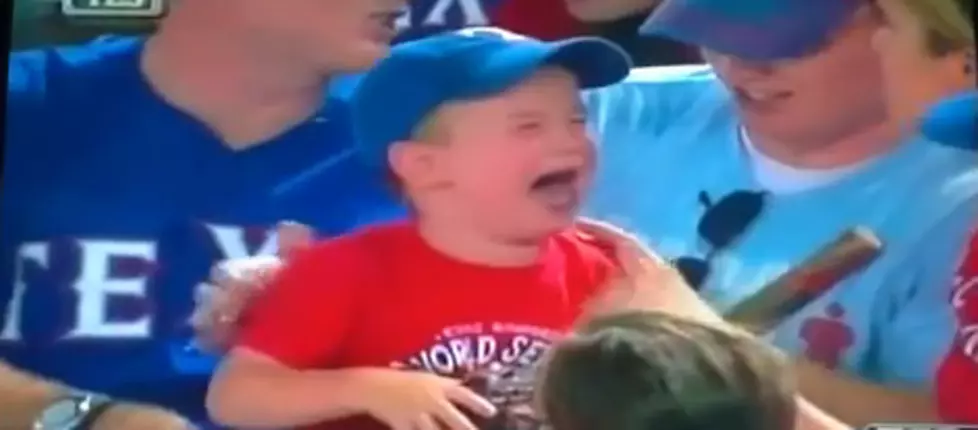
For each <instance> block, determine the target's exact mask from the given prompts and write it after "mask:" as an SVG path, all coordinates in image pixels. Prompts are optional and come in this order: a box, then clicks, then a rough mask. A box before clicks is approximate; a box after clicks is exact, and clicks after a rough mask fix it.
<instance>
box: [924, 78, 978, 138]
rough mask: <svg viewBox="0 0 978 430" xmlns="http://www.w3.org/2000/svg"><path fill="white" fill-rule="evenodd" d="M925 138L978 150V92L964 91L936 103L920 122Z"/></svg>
mask: <svg viewBox="0 0 978 430" xmlns="http://www.w3.org/2000/svg"><path fill="white" fill-rule="evenodd" d="M920 130H921V133H922V134H923V135H924V136H926V137H927V138H928V139H931V140H934V141H936V142H940V143H943V144H946V145H950V146H955V147H959V148H963V149H978V91H974V90H973V91H967V92H964V93H961V94H958V95H956V96H953V97H949V98H947V99H945V100H942V101H940V102H938V103H937V104H936V105H934V106H933V107H931V108H930V110H928V111H927V113H926V114H924V116H923V118H921V122H920Z"/></svg>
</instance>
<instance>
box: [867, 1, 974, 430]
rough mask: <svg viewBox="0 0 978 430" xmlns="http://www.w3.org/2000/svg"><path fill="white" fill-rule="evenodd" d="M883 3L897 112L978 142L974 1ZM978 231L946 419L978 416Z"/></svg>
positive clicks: (880, 42)
mask: <svg viewBox="0 0 978 430" xmlns="http://www.w3.org/2000/svg"><path fill="white" fill-rule="evenodd" d="M877 5H878V6H879V9H880V12H881V13H882V15H883V17H884V18H886V20H887V24H888V25H887V26H886V27H884V28H882V29H880V30H879V32H878V33H877V34H876V37H875V39H874V43H875V45H876V48H877V50H878V51H879V52H880V54H881V56H882V58H883V61H884V80H885V83H886V85H887V90H888V97H889V105H888V108H889V109H890V111H891V114H892V115H895V116H897V117H898V118H900V119H901V120H903V121H905V122H906V124H907V125H908V127H911V126H913V127H919V128H920V129H921V130H922V131H923V133H924V134H925V135H927V136H928V137H931V138H932V139H933V140H935V141H938V142H940V143H943V144H949V145H955V146H961V147H968V148H975V147H976V141H978V138H976V136H975V133H976V132H978V131H976V129H978V89H976V82H975V15H974V14H975V0H926V1H922V0H878V1H877ZM976 225H978V220H976ZM975 234H976V235H975V236H974V238H973V239H972V240H971V244H970V249H969V251H968V253H967V256H966V257H965V260H964V263H963V265H962V267H961V271H960V272H959V276H958V279H956V280H955V285H954V288H955V291H954V294H953V295H952V305H953V306H954V307H955V309H956V311H957V315H958V333H957V335H956V336H955V342H954V347H953V349H952V350H951V351H950V353H949V354H948V356H947V358H946V359H945V360H944V363H943V364H942V365H941V367H940V370H939V371H938V376H937V380H936V384H937V387H936V400H937V407H938V412H939V414H940V416H941V418H942V419H944V420H945V421H947V422H955V423H967V424H976V423H978V400H976V399H978V233H975ZM935 287H937V286H935Z"/></svg>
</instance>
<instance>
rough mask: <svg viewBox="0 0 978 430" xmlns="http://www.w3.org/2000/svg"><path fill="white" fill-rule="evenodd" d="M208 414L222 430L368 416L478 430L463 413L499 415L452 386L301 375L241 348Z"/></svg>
mask: <svg viewBox="0 0 978 430" xmlns="http://www.w3.org/2000/svg"><path fill="white" fill-rule="evenodd" d="M207 409H208V411H209V412H210V414H211V418H212V419H214V420H215V421H217V422H218V423H220V424H222V425H225V426H229V427H237V428H252V429H265V428H281V427H295V426H305V425H310V424H317V423H321V422H324V421H332V420H336V419H341V418H346V417H351V416H354V415H361V414H366V415H369V416H372V417H373V418H374V419H376V420H377V421H380V422H382V423H384V424H386V425H387V426H388V427H390V428H392V429H413V428H444V429H447V430H477V429H476V427H475V425H474V424H473V423H472V421H471V420H470V419H469V418H468V417H467V416H465V415H464V414H463V413H462V412H461V411H462V410H466V411H469V412H470V413H472V414H474V415H477V416H481V417H490V416H492V415H494V414H495V413H496V410H495V408H494V407H493V406H492V404H491V403H489V402H488V401H487V400H485V399H483V398H482V397H480V396H478V395H477V394H475V393H474V392H472V391H470V390H469V389H468V388H465V387H464V386H462V385H461V384H460V383H459V382H458V381H456V380H453V379H449V378H443V377H440V376H437V375H432V374H427V373H421V372H407V371H399V370H391V369H380V368H351V369H341V370H308V371H303V370H296V369H291V368H289V367H287V366H284V365H282V364H279V363H277V362H275V360H273V359H271V358H269V357H266V356H263V355H261V354H259V353H256V352H252V351H248V350H246V349H242V348H239V349H236V350H234V351H232V352H231V354H230V356H229V357H228V358H227V359H226V360H225V362H224V364H223V365H222V366H221V368H220V369H219V370H218V372H217V374H216V375H215V378H214V380H213V381H212V382H211V388H210V391H209V392H208V394H207Z"/></svg>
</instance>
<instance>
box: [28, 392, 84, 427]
mask: <svg viewBox="0 0 978 430" xmlns="http://www.w3.org/2000/svg"><path fill="white" fill-rule="evenodd" d="M81 405H82V401H81V400H79V399H74V398H69V399H62V400H58V401H57V402H54V403H52V404H51V405H50V406H48V407H47V409H45V410H44V412H42V413H41V417H40V419H39V420H38V423H39V424H40V425H41V426H40V428H41V429H43V430H61V429H66V428H71V427H72V426H74V425H75V424H76V423H77V422H78V420H80V419H81V417H82V415H83V414H82V412H83V411H82V408H81Z"/></svg>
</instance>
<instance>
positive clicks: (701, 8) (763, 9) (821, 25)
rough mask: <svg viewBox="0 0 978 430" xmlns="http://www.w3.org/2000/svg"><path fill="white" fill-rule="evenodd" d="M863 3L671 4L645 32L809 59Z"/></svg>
mask: <svg viewBox="0 0 978 430" xmlns="http://www.w3.org/2000/svg"><path fill="white" fill-rule="evenodd" d="M861 4H865V3H864V2H863V1H862V0H665V1H664V2H662V3H661V4H660V5H659V6H658V7H656V9H655V11H653V12H652V15H651V16H649V18H648V20H646V21H645V23H644V24H642V26H641V28H640V29H639V33H641V34H643V35H655V36H664V37H668V38H670V39H675V40H677V41H680V42H684V43H687V44H690V45H696V46H700V47H703V48H706V49H709V50H712V51H716V52H719V53H722V54H727V55H733V56H736V57H740V58H743V59H747V60H755V61H773V60H782V59H789V58H798V57H803V56H805V55H807V54H810V53H812V52H815V51H817V50H818V49H819V48H821V47H822V46H824V45H825V44H826V43H827V42H828V41H829V39H830V38H831V37H832V35H833V34H834V33H835V32H836V31H837V30H838V29H839V28H841V27H842V26H843V25H844V24H845V23H846V22H847V21H848V20H849V18H850V17H851V16H852V14H853V12H854V11H855V10H856V9H858V8H859V6H860V5H861Z"/></svg>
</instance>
